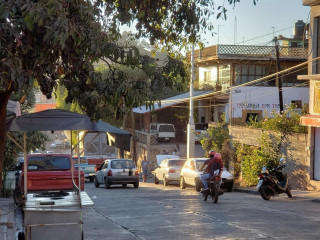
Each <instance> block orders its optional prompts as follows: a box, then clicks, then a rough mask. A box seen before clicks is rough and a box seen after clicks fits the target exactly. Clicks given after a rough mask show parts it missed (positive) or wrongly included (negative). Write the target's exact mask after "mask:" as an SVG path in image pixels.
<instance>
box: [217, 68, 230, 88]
mask: <svg viewBox="0 0 320 240" xmlns="http://www.w3.org/2000/svg"><path fill="white" fill-rule="evenodd" d="M230 72H231V68H230V65H221V66H219V80H218V83H219V85H222V84H229V86H230V79H231V78H230V75H231V74H230Z"/></svg>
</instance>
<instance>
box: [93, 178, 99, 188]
mask: <svg viewBox="0 0 320 240" xmlns="http://www.w3.org/2000/svg"><path fill="white" fill-rule="evenodd" d="M93 182H94V186H95V187H96V188H98V187H99V186H100V184H99V182H98V179H97V177H94V178H93Z"/></svg>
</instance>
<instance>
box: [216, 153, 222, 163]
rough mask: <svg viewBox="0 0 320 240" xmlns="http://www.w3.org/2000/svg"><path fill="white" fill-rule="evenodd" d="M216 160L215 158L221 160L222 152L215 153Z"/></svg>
mask: <svg viewBox="0 0 320 240" xmlns="http://www.w3.org/2000/svg"><path fill="white" fill-rule="evenodd" d="M214 160H215V161H221V154H220V153H216V154H215V155H214Z"/></svg>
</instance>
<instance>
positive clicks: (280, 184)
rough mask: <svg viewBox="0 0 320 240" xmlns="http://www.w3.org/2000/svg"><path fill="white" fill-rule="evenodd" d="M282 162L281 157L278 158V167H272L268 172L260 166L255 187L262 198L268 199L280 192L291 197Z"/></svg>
mask: <svg viewBox="0 0 320 240" xmlns="http://www.w3.org/2000/svg"><path fill="white" fill-rule="evenodd" d="M282 162H283V158H281V159H280V165H279V166H278V167H275V168H273V169H272V170H270V171H269V172H268V170H266V168H262V173H260V174H259V183H258V185H257V189H258V191H259V192H260V195H261V197H262V198H263V199H264V200H269V199H270V198H271V197H272V196H274V195H276V194H280V193H286V194H287V195H288V197H289V198H292V194H291V187H290V184H289V182H288V177H287V175H286V174H284V173H283V172H282V169H283V168H284V167H285V165H284V164H282Z"/></svg>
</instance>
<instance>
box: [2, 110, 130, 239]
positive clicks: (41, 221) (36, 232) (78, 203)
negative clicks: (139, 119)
mask: <svg viewBox="0 0 320 240" xmlns="http://www.w3.org/2000/svg"><path fill="white" fill-rule="evenodd" d="M6 130H7V131H23V132H24V146H23V147H21V146H20V145H19V144H18V143H16V142H15V140H14V139H12V138H11V137H10V135H9V134H7V136H8V137H9V138H10V139H12V140H13V141H14V142H15V143H16V144H17V145H18V146H19V147H20V148H21V149H22V150H23V151H24V159H25V160H26V159H27V152H26V141H27V139H26V132H27V131H57V130H70V131H72V130H78V131H79V130H86V131H98V132H106V133H108V134H113V136H114V137H115V138H117V139H116V140H117V141H115V142H114V146H117V147H119V146H121V148H122V146H126V149H125V150H128V149H129V148H130V138H131V134H130V133H128V132H126V131H124V130H121V129H118V128H116V127H114V126H112V125H110V124H107V123H104V122H102V121H99V122H98V123H95V122H92V121H91V120H90V118H89V117H87V116H85V115H82V114H78V113H74V112H69V111H64V110H59V109H50V110H45V111H42V112H37V113H32V114H26V115H22V116H19V117H16V118H14V119H13V120H12V121H10V122H9V123H8V124H7V129H6ZM71 135H72V134H71ZM78 136H79V134H78ZM78 140H79V139H78ZM71 149H72V148H71ZM71 151H72V150H71ZM71 155H72V152H71ZM78 156H79V151H78ZM78 166H80V157H78ZM27 175H28V167H27V164H24V187H23V191H24V192H23V194H24V205H23V210H24V230H25V231H24V233H22V234H20V238H19V240H21V239H28V240H51V239H52V240H53V239H54V240H56V239H59V240H64V239H66V240H70V239H83V230H82V208H83V207H88V206H93V202H92V200H91V199H90V197H89V196H88V195H87V193H86V192H85V191H81V188H80V187H79V186H77V185H76V184H75V182H74V176H73V171H72V182H73V189H72V190H70V191H63V192H50V191H47V192H44V193H41V192H33V193H31V192H30V193H29V192H28V183H27V181H28V177H27ZM77 177H78V183H81V174H80V168H78V176H77ZM79 185H80V184H79ZM23 235H24V236H23Z"/></svg>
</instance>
